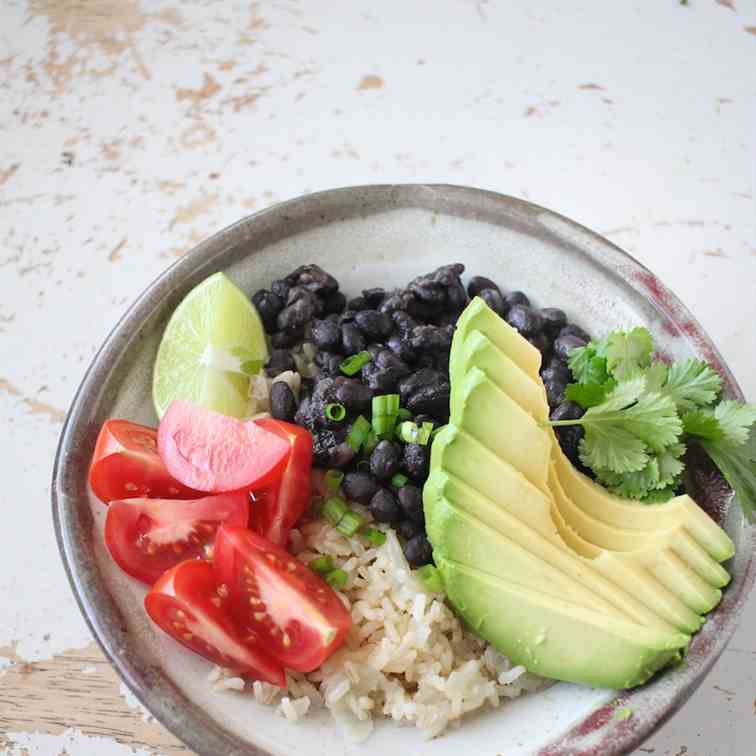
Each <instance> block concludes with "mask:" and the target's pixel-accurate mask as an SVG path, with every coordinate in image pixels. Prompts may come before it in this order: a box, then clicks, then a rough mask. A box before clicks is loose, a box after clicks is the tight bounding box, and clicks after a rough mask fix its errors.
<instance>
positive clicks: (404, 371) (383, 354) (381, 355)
mask: <svg viewBox="0 0 756 756" xmlns="http://www.w3.org/2000/svg"><path fill="white" fill-rule="evenodd" d="M373 361H374V362H375V364H376V365H377V366H378V367H379V368H382V369H384V370H385V369H388V368H391V369H393V370H394V371H396V373H397V375H399V376H400V377H401V378H404V376H406V375H409V373H410V369H409V367H408V366H407V365H406V364H405V363H404V362H402V360H401V359H399V357H397V356H396V355H395V354H394V353H393V352H392V351H391V350H390V349H380V350H378V351H377V352H376V353H375V355H374V357H373Z"/></svg>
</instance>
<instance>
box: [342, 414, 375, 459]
mask: <svg viewBox="0 0 756 756" xmlns="http://www.w3.org/2000/svg"><path fill="white" fill-rule="evenodd" d="M368 433H370V423H369V422H368V421H367V420H366V419H365V418H364V417H363V416H362V415H360V416H359V417H358V418H357V419H356V420H355V421H354V422H353V423H352V427H351V428H350V429H349V433H348V434H347V437H346V442H347V443H348V444H349V446H351V447H352V449H353V450H354V451H355V452H358V451H359V450H360V448H361V447H362V444H363V443H365V439H367V437H368Z"/></svg>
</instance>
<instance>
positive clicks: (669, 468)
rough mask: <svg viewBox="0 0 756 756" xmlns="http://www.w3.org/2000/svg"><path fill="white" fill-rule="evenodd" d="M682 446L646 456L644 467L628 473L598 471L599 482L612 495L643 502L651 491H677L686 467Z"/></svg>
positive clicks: (674, 445) (683, 447) (678, 445)
mask: <svg viewBox="0 0 756 756" xmlns="http://www.w3.org/2000/svg"><path fill="white" fill-rule="evenodd" d="M684 453H685V446H683V445H682V444H673V445H672V446H670V447H668V448H667V449H665V450H664V451H662V452H657V453H655V454H652V455H650V456H649V459H648V462H647V463H646V465H645V467H643V468H642V469H640V470H636V471H634V472H629V473H623V474H618V473H613V472H610V471H600V472H599V473H598V478H599V480H600V481H601V482H602V483H603V484H604V485H606V486H607V487H608V488H609V489H610V490H611V491H612V493H615V494H617V495H618V496H624V497H626V498H628V499H642V500H646V499H647V498H648V497H649V496H650V495H651V494H652V493H653V492H654V491H658V490H663V489H668V488H670V487H676V486H677V484H678V483H679V480H680V475H681V474H682V471H683V469H684V468H685V465H684V464H683V462H682V461H681V460H680V457H682V455H683V454H684Z"/></svg>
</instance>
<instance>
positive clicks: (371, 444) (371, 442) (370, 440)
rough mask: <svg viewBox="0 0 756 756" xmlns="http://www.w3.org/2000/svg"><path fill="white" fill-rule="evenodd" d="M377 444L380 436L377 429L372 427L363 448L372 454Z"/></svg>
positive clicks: (366, 452)
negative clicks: (376, 432) (376, 431)
mask: <svg viewBox="0 0 756 756" xmlns="http://www.w3.org/2000/svg"><path fill="white" fill-rule="evenodd" d="M376 446H378V436H376V435H375V431H374V430H373V429H372V428H371V429H370V432H369V433H368V435H367V438H366V439H365V445H364V446H363V447H362V448H363V450H364V451H365V454H370V453H371V452H372V451H373V449H375V447H376Z"/></svg>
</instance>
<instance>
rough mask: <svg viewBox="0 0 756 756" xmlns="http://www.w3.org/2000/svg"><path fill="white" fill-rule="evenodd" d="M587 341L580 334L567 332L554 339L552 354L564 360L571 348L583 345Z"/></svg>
mask: <svg viewBox="0 0 756 756" xmlns="http://www.w3.org/2000/svg"><path fill="white" fill-rule="evenodd" d="M587 343H588V342H587V341H586V340H585V339H583V338H581V337H580V336H575V335H573V334H571V333H567V334H565V335H564V336H559V338H557V339H556V341H554V354H555V355H556V356H557V357H560V358H561V359H563V360H566V359H567V357H568V356H569V354H570V352H571V351H572V350H573V349H577V348H578V347H583V346H585V345H586V344H587Z"/></svg>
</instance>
